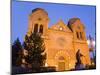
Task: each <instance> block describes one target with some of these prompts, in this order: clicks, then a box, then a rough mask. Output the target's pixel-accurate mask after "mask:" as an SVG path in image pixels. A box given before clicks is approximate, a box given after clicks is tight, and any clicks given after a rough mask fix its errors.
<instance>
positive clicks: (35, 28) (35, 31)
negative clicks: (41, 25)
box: [34, 24, 38, 33]
mask: <svg viewBox="0 0 100 75" xmlns="http://www.w3.org/2000/svg"><path fill="white" fill-rule="evenodd" d="M37 32H38V24H35V25H34V33H37Z"/></svg>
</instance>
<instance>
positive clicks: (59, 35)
mask: <svg viewBox="0 0 100 75" xmlns="http://www.w3.org/2000/svg"><path fill="white" fill-rule="evenodd" d="M49 22H50V18H49V17H48V13H47V12H46V11H45V10H44V9H42V8H36V9H34V10H32V13H31V14H30V15H29V25H28V32H27V35H28V36H29V35H30V34H31V32H35V33H37V32H38V33H41V34H42V38H44V43H45V52H46V54H47V59H46V66H55V67H56V70H57V71H63V70H70V69H74V68H75V63H76V52H77V51H78V50H80V52H81V54H82V55H83V57H82V58H81V60H82V63H83V64H84V65H90V57H89V48H88V44H87V39H86V33H85V26H84V24H83V23H82V22H81V20H80V19H79V18H72V19H70V20H69V21H68V24H65V23H64V22H63V21H62V20H59V21H58V22H57V23H55V24H54V25H52V26H51V27H48V25H49Z"/></svg>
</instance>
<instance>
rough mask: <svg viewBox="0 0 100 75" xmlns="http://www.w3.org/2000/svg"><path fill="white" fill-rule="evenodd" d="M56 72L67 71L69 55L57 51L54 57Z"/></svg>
mask: <svg viewBox="0 0 100 75" xmlns="http://www.w3.org/2000/svg"><path fill="white" fill-rule="evenodd" d="M55 62H56V65H57V70H58V71H65V70H69V55H68V53H67V52H66V51H59V52H57V54H56V56H55Z"/></svg>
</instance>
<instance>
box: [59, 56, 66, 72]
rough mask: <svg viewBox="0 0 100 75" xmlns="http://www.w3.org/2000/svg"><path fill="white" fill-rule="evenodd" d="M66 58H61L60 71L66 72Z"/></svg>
mask: <svg viewBox="0 0 100 75" xmlns="http://www.w3.org/2000/svg"><path fill="white" fill-rule="evenodd" d="M65 64H66V63H65V58H64V57H63V56H60V57H59V61H58V70H59V71H64V70H65Z"/></svg>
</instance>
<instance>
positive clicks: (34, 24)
mask: <svg viewBox="0 0 100 75" xmlns="http://www.w3.org/2000/svg"><path fill="white" fill-rule="evenodd" d="M48 23H49V18H48V13H47V12H46V11H45V10H44V9H42V8H36V9H34V10H32V13H31V14H30V15H29V25H28V32H27V34H28V35H30V34H31V33H40V34H42V35H45V34H46V31H47V29H48Z"/></svg>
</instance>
